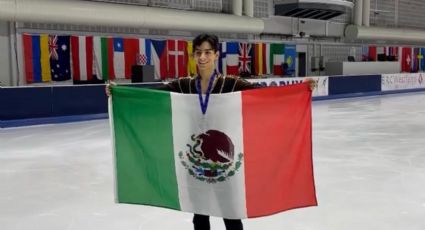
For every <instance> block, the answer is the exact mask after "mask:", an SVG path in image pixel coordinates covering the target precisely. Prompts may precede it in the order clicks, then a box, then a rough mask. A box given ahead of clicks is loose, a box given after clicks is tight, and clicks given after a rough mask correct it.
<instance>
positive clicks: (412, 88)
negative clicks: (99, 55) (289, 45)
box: [0, 73, 425, 128]
mask: <svg viewBox="0 0 425 230" xmlns="http://www.w3.org/2000/svg"><path fill="white" fill-rule="evenodd" d="M424 77H425V75H423V74H422V73H414V74H408V73H406V74H384V75H361V76H320V77H311V78H313V79H315V80H316V82H317V87H316V88H315V89H314V90H313V100H327V99H337V98H348V97H361V96H372V95H382V94H389V93H406V92H416V91H425V79H424ZM303 79H304V78H267V79H249V81H251V82H256V83H258V84H262V85H264V86H282V85H288V84H297V83H300V82H302V81H303ZM158 84H161V83H150V84H139V85H137V86H138V87H152V86H155V85H158ZM104 87H105V86H104V85H84V86H82V85H78V86H49V87H40V86H38V87H10V88H1V89H0V127H2V128H4V127H16V126H26V125H35V124H47V123H63V122H73V121H81V120H92V119H105V118H107V117H108V115H107V97H106V95H105V92H104Z"/></svg>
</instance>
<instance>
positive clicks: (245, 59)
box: [239, 43, 252, 74]
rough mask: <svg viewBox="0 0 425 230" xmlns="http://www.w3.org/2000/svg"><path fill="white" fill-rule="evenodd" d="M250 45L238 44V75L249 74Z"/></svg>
mask: <svg viewBox="0 0 425 230" xmlns="http://www.w3.org/2000/svg"><path fill="white" fill-rule="evenodd" d="M251 50H252V44H249V43H239V73H245V74H251V56H252V52H251Z"/></svg>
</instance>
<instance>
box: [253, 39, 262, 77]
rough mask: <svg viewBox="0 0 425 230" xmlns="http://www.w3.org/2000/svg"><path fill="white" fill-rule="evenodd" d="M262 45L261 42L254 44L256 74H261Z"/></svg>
mask: <svg viewBox="0 0 425 230" xmlns="http://www.w3.org/2000/svg"><path fill="white" fill-rule="evenodd" d="M260 46H261V43H258V44H255V45H254V47H255V49H254V56H253V59H254V70H255V73H254V74H255V76H259V75H260V74H261V73H260V63H261V60H260V58H259V57H260Z"/></svg>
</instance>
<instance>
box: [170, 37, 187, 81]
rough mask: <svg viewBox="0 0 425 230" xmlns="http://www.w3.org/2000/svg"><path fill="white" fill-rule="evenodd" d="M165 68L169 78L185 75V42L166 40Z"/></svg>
mask: <svg viewBox="0 0 425 230" xmlns="http://www.w3.org/2000/svg"><path fill="white" fill-rule="evenodd" d="M167 48H168V49H167V52H168V54H167V56H168V61H167V70H168V75H167V76H168V77H169V78H178V77H187V76H188V74H187V62H188V56H187V42H186V41H179V40H167Z"/></svg>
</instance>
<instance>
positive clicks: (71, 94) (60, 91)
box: [51, 85, 108, 116]
mask: <svg viewBox="0 0 425 230" xmlns="http://www.w3.org/2000/svg"><path fill="white" fill-rule="evenodd" d="M51 98H52V114H51V115H52V116H67V115H81V114H96V113H107V112H108V100H107V97H106V95H105V86H104V85H95V86H77V87H53V88H52V95H51Z"/></svg>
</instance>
